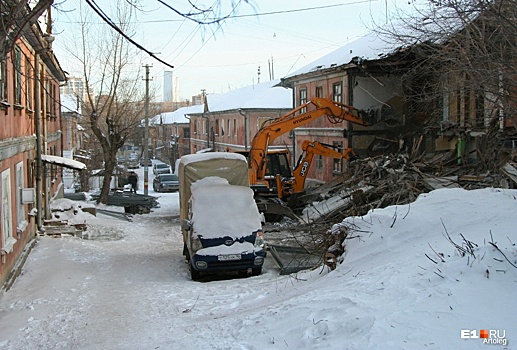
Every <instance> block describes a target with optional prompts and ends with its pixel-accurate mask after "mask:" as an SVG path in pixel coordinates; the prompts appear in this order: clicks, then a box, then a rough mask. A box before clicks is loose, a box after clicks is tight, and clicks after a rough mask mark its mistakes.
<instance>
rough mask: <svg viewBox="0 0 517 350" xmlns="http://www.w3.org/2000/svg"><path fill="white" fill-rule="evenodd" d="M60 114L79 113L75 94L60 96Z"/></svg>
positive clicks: (79, 108)
mask: <svg viewBox="0 0 517 350" xmlns="http://www.w3.org/2000/svg"><path fill="white" fill-rule="evenodd" d="M61 113H79V114H80V113H81V107H80V104H79V103H77V96H76V95H75V94H63V95H61Z"/></svg>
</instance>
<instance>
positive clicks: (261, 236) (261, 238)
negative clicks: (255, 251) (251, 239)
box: [254, 230, 266, 248]
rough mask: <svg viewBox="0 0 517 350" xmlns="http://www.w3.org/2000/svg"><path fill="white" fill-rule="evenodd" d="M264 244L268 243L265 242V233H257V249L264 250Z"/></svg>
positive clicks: (260, 231)
mask: <svg viewBox="0 0 517 350" xmlns="http://www.w3.org/2000/svg"><path fill="white" fill-rule="evenodd" d="M264 244H266V242H265V241H264V233H263V232H262V230H258V231H257V236H256V237H255V244H254V245H255V247H259V248H264Z"/></svg>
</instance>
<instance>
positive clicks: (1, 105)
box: [0, 101, 11, 109]
mask: <svg viewBox="0 0 517 350" xmlns="http://www.w3.org/2000/svg"><path fill="white" fill-rule="evenodd" d="M9 107H11V105H10V104H9V103H7V102H5V101H0V108H1V109H7V108H9Z"/></svg>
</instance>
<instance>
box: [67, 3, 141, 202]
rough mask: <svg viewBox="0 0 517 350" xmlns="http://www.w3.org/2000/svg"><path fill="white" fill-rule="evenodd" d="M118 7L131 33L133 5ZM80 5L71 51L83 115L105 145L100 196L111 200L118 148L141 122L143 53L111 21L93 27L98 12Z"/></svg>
mask: <svg viewBox="0 0 517 350" xmlns="http://www.w3.org/2000/svg"><path fill="white" fill-rule="evenodd" d="M114 6H116V9H117V10H116V16H117V22H118V26H119V27H120V28H121V30H123V31H125V32H131V30H132V29H131V27H130V23H132V17H133V16H134V14H135V13H134V9H133V8H132V7H131V6H129V5H128V4H127V3H125V2H124V1H119V2H118V3H117V4H114ZM87 10H88V9H87V8H81V9H80V11H81V17H82V19H81V26H80V35H78V36H76V40H75V42H74V43H75V47H74V48H72V47H69V51H70V53H71V54H72V55H73V56H74V57H75V58H76V59H77V60H78V61H79V62H80V64H81V67H82V75H83V76H82V78H83V80H84V86H85V90H86V94H85V96H84V97H81V98H82V100H83V101H82V107H83V115H85V116H87V118H88V124H89V128H90V130H91V132H92V133H93V134H94V135H95V138H96V139H97V141H98V145H99V148H100V149H101V150H102V157H103V162H104V179H103V184H102V188H101V194H100V199H99V200H100V201H101V202H102V203H106V202H107V199H108V194H109V191H110V183H111V179H112V175H113V173H114V170H115V168H116V166H117V160H116V155H117V151H118V150H119V149H120V148H121V147H122V146H123V145H124V143H125V142H126V140H127V139H128V137H130V135H131V134H132V133H134V132H135V130H136V129H137V127H138V126H139V125H140V121H141V120H142V118H143V117H144V116H143V110H144V98H145V96H144V93H143V91H142V77H141V74H140V71H141V69H142V63H141V61H139V59H138V58H139V52H138V50H137V49H136V48H134V47H132V46H131V45H130V43H129V42H127V41H126V40H125V39H124V37H123V36H122V35H121V34H120V33H119V32H116V31H113V30H110V29H109V28H107V27H106V26H96V27H95V26H93V25H91V23H93V21H91V16H93V14H92V13H91V12H89V11H87Z"/></svg>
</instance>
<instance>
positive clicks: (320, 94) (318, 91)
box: [316, 86, 323, 97]
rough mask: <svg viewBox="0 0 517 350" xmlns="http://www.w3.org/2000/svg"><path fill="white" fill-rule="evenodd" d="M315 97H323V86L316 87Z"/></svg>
mask: <svg viewBox="0 0 517 350" xmlns="http://www.w3.org/2000/svg"><path fill="white" fill-rule="evenodd" d="M316 97H323V86H316Z"/></svg>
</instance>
